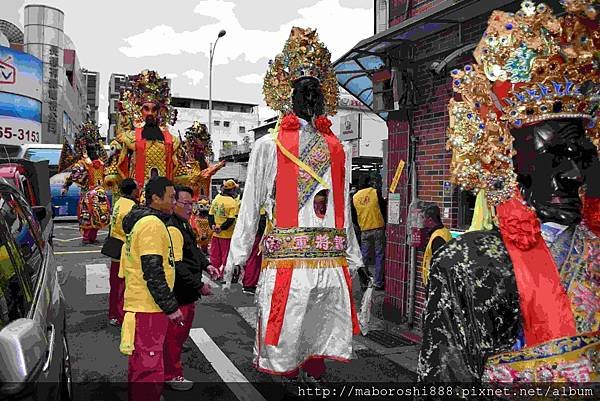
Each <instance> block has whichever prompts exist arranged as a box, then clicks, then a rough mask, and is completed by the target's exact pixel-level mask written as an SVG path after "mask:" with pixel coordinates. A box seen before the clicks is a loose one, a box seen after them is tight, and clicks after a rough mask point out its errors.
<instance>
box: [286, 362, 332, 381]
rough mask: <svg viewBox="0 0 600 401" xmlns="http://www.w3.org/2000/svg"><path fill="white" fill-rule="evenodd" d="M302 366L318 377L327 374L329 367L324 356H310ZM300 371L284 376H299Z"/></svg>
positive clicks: (307, 371)
mask: <svg viewBox="0 0 600 401" xmlns="http://www.w3.org/2000/svg"><path fill="white" fill-rule="evenodd" d="M301 368H302V369H303V370H304V371H305V372H306V373H308V374H309V375H311V376H312V377H314V378H317V379H318V378H320V377H321V376H323V375H324V374H325V370H326V369H327V367H326V366H325V360H324V359H323V358H310V359H308V360H307V361H306V362H304V363H303V364H302V366H301ZM298 373H299V372H298V371H297V370H296V371H294V372H291V373H288V374H286V375H284V376H286V377H296V376H298Z"/></svg>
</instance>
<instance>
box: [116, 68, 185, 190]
mask: <svg viewBox="0 0 600 401" xmlns="http://www.w3.org/2000/svg"><path fill="white" fill-rule="evenodd" d="M170 101H171V94H170V90H169V84H168V81H167V80H166V79H165V78H161V77H160V76H159V75H158V74H157V73H156V72H155V71H148V70H144V71H142V72H141V73H140V74H138V75H136V76H134V77H130V79H129V87H128V88H127V89H126V90H124V91H123V92H122V93H121V96H120V98H119V104H118V106H119V114H118V124H117V135H116V142H117V144H115V146H114V147H115V150H116V151H117V154H116V155H115V157H114V158H113V160H112V163H111V164H110V165H109V166H107V167H108V168H107V175H106V184H107V185H109V186H111V187H118V185H119V183H120V182H121V180H123V179H124V178H127V177H130V178H133V179H135V180H136V182H137V183H138V186H139V187H140V188H143V187H144V185H145V183H146V182H147V181H148V179H149V178H150V177H152V176H164V177H167V178H168V179H170V180H172V181H173V182H174V183H176V184H182V185H185V184H188V183H189V170H190V169H189V167H188V166H187V165H186V164H185V163H184V160H185V155H184V150H183V148H182V147H181V143H180V140H179V138H178V137H176V136H174V135H172V134H171V133H170V132H169V130H168V127H167V125H168V124H170V125H173V124H174V123H175V121H176V120H177V111H176V110H175V109H174V108H173V107H171V105H170Z"/></svg>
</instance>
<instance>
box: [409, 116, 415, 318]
mask: <svg viewBox="0 0 600 401" xmlns="http://www.w3.org/2000/svg"><path fill="white" fill-rule="evenodd" d="M409 113H410V114H409V115H408V140H409V144H410V145H409V154H408V158H409V160H410V202H414V201H415V199H417V163H416V153H417V152H416V147H417V138H415V137H413V126H412V112H409ZM407 234H408V233H407ZM409 246H410V245H409ZM409 268H410V270H409V276H408V278H409V284H408V285H409V287H408V326H409V327H412V326H413V324H414V314H415V298H416V296H415V286H416V283H417V249H416V248H415V247H414V246H411V247H410V265H409Z"/></svg>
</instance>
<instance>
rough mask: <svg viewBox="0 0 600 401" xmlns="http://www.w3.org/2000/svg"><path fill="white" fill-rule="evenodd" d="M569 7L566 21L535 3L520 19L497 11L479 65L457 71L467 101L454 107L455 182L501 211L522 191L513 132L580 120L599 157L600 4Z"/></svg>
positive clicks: (568, 2) (575, 0)
mask: <svg viewBox="0 0 600 401" xmlns="http://www.w3.org/2000/svg"><path fill="white" fill-rule="evenodd" d="M562 3H563V5H564V6H565V8H566V10H567V14H566V15H565V16H564V17H561V18H557V17H555V16H554V15H553V14H552V10H550V8H549V7H548V6H546V5H545V4H538V5H537V6H536V5H535V4H534V3H533V2H532V1H524V2H523V3H522V5H521V10H519V11H518V12H517V13H516V14H512V13H505V12H501V11H494V12H493V13H492V15H491V17H490V20H489V22H488V28H487V30H486V32H485V33H484V34H483V38H482V39H481V41H480V42H479V44H478V46H477V48H476V49H475V52H474V56H475V60H476V61H477V63H476V64H474V65H466V66H465V67H464V69H462V70H458V69H457V70H454V71H452V85H453V88H454V91H455V92H456V93H458V94H460V96H457V99H452V100H450V103H449V113H450V126H449V128H448V135H449V140H448V148H449V149H452V151H453V157H452V168H451V169H452V179H453V181H454V183H456V184H460V185H461V187H463V188H464V189H468V190H474V189H484V190H485V191H486V195H487V197H488V200H489V201H490V202H491V203H492V204H494V205H497V204H499V203H501V202H502V201H504V200H507V199H509V198H511V197H512V196H513V194H514V190H515V188H516V186H517V183H516V174H515V172H514V171H513V166H512V157H513V156H514V154H515V151H514V149H513V147H512V142H513V137H512V136H511V133H510V128H511V127H515V128H519V127H521V126H524V125H526V124H532V123H536V122H538V121H542V120H550V119H560V118H581V119H584V120H585V121H586V122H585V127H586V129H587V134H588V136H589V137H590V138H591V140H592V141H593V142H594V143H595V145H596V147H598V148H599V149H600V126H599V124H598V105H599V103H600V72H599V71H600V70H599V67H600V65H599V64H600V32H599V30H598V16H599V14H600V13H599V12H598V5H599V1H598V0H587V1H585V0H564V1H562Z"/></svg>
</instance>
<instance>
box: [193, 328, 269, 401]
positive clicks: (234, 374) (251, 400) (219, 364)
mask: <svg viewBox="0 0 600 401" xmlns="http://www.w3.org/2000/svg"><path fill="white" fill-rule="evenodd" d="M190 338H191V339H192V340H193V341H194V343H196V346H198V349H200V351H201V352H202V353H203V354H204V356H205V357H206V359H208V362H210V364H211V365H212V367H213V368H214V369H215V371H216V372H217V373H218V374H219V376H221V379H223V381H224V382H225V384H227V386H228V387H229V389H230V390H231V391H232V392H233V393H234V394H235V396H236V397H237V399H238V400H240V401H266V400H265V398H264V397H263V396H262V394H261V393H259V392H258V390H257V389H256V388H254V386H252V385H251V384H250V382H248V379H246V377H245V376H244V375H243V374H242V373H241V372H240V371H239V370H238V369H237V368H236V367H235V365H234V364H233V362H231V360H230V359H229V358H227V356H226V355H225V354H224V353H223V351H221V349H220V348H219V346H218V345H217V344H215V342H214V341H213V340H212V338H210V336H209V335H208V334H207V333H206V331H204V329H201V328H198V329H192V330H190Z"/></svg>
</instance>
